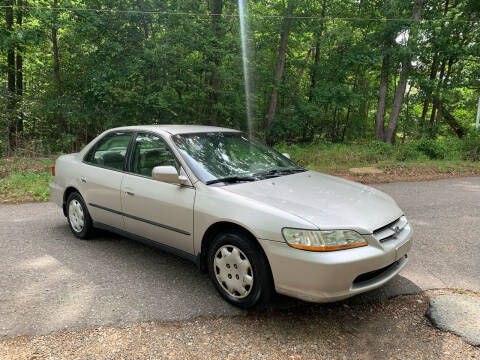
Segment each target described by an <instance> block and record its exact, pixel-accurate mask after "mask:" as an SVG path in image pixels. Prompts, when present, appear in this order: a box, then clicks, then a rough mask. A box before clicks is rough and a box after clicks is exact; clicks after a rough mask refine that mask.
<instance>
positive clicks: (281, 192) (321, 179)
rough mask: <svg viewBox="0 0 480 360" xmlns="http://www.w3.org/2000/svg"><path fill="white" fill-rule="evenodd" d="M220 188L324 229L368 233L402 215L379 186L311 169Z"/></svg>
mask: <svg viewBox="0 0 480 360" xmlns="http://www.w3.org/2000/svg"><path fill="white" fill-rule="evenodd" d="M222 189H224V190H225V191H229V192H232V193H235V194H238V195H241V196H243V197H246V198H249V199H252V200H255V201H260V202H263V203H265V204H267V205H269V206H274V207H276V208H279V209H281V210H283V211H286V212H288V213H290V214H292V215H296V216H298V217H301V218H303V219H304V220H307V221H308V222H310V223H312V224H313V225H315V226H317V227H318V228H319V229H325V230H329V229H351V230H356V231H358V232H360V233H364V234H365V233H372V232H373V231H374V230H376V229H378V228H380V227H382V226H385V225H387V224H389V223H391V222H393V221H394V220H396V219H398V218H399V217H400V216H402V215H403V212H402V210H401V209H400V208H399V207H398V205H397V204H396V202H395V201H394V200H393V199H392V198H391V197H390V196H388V195H386V194H385V193H382V192H381V191H379V190H376V189H374V188H371V187H368V186H365V185H362V184H359V183H355V182H352V181H348V180H344V179H341V178H337V177H333V176H329V175H324V174H320V173H317V172H313V171H306V172H302V173H297V174H292V175H286V176H281V177H276V178H271V179H265V180H261V181H255V182H248V183H241V184H234V185H228V186H224V187H223V188H222Z"/></svg>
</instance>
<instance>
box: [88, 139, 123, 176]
mask: <svg viewBox="0 0 480 360" xmlns="http://www.w3.org/2000/svg"><path fill="white" fill-rule="evenodd" d="M131 138H132V134H125V133H113V134H108V135H107V136H105V137H104V138H103V139H101V140H100V141H99V142H98V144H97V146H96V147H95V148H94V149H93V150H92V151H91V152H90V153H89V154H88V155H87V157H86V158H85V161H87V162H89V163H91V164H96V165H100V166H103V167H107V168H111V169H116V170H124V163H125V156H126V154H127V148H128V144H129V142H130V139H131Z"/></svg>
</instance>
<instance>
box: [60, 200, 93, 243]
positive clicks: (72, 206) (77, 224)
mask: <svg viewBox="0 0 480 360" xmlns="http://www.w3.org/2000/svg"><path fill="white" fill-rule="evenodd" d="M66 209H67V220H68V225H69V226H70V230H71V231H72V233H73V235H75V236H76V237H78V238H80V239H88V238H90V236H91V235H92V233H93V224H92V218H91V217H90V214H89V212H88V209H87V206H86V205H85V202H84V201H83V198H82V196H81V195H80V194H79V193H78V192H73V193H71V194H70V195H69V196H68V199H67V207H66Z"/></svg>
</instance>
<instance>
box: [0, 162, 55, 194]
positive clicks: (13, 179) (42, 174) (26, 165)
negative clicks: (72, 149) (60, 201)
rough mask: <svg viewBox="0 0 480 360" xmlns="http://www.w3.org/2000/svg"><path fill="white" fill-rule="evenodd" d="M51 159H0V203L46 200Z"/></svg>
mask: <svg viewBox="0 0 480 360" xmlns="http://www.w3.org/2000/svg"><path fill="white" fill-rule="evenodd" d="M52 162H53V160H52V159H45V158H40V159H31V158H18V157H15V158H3V159H0V203H3V204H8V203H14V204H17V203H22V202H34V201H48V200H49V198H50V189H49V187H48V184H49V183H50V181H51V180H52V175H51V170H50V167H51V165H52Z"/></svg>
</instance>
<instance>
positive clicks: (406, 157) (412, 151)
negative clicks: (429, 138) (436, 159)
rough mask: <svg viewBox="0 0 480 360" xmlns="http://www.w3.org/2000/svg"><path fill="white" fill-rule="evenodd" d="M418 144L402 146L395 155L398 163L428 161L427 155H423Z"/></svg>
mask: <svg viewBox="0 0 480 360" xmlns="http://www.w3.org/2000/svg"><path fill="white" fill-rule="evenodd" d="M416 145H417V144H415V143H412V144H407V145H405V146H402V147H401V148H400V149H399V151H398V152H397V153H396V154H395V159H396V160H398V161H419V160H426V159H428V158H427V157H426V156H425V154H422V153H421V152H420V151H419V150H418V148H417V146H416Z"/></svg>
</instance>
